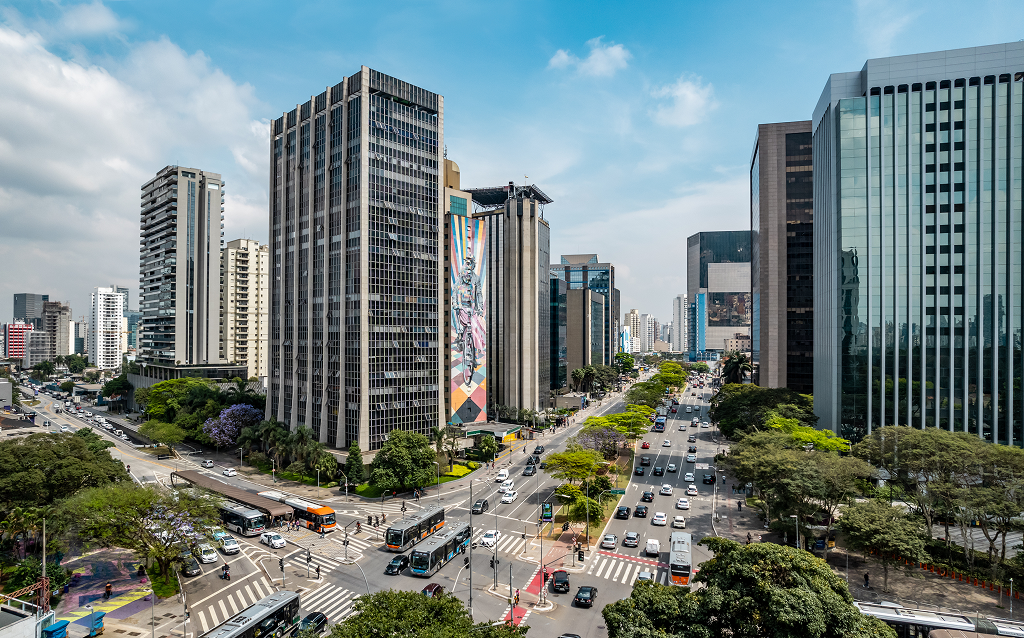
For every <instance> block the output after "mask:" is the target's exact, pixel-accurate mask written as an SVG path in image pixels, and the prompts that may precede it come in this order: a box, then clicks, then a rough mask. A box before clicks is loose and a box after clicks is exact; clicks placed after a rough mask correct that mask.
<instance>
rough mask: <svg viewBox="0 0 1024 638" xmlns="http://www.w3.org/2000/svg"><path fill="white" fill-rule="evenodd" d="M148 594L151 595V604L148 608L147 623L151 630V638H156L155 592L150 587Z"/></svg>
mask: <svg viewBox="0 0 1024 638" xmlns="http://www.w3.org/2000/svg"><path fill="white" fill-rule="evenodd" d="M149 595H150V596H152V603H153V604H152V605H151V606H150V608H149V625H150V629H151V630H152V634H151V635H152V636H153V638H156V592H155V591H153V590H152V589H150V590H149Z"/></svg>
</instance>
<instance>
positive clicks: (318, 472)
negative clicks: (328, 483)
mask: <svg viewBox="0 0 1024 638" xmlns="http://www.w3.org/2000/svg"><path fill="white" fill-rule="evenodd" d="M316 498H317V500H319V499H320V468H316Z"/></svg>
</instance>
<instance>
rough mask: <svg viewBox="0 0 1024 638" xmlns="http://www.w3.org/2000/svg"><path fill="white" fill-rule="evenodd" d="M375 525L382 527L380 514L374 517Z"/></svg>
mask: <svg viewBox="0 0 1024 638" xmlns="http://www.w3.org/2000/svg"><path fill="white" fill-rule="evenodd" d="M373 526H374V527H380V517H379V516H374V517H373Z"/></svg>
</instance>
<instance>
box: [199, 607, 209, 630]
mask: <svg viewBox="0 0 1024 638" xmlns="http://www.w3.org/2000/svg"><path fill="white" fill-rule="evenodd" d="M198 613H199V624H200V625H202V626H203V633H204V634H205V633H206V632H208V631H210V625H208V624H206V616H205V615H203V612H202V611H200V612H198Z"/></svg>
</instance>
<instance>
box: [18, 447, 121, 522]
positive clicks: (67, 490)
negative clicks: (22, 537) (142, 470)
mask: <svg viewBox="0 0 1024 638" xmlns="http://www.w3.org/2000/svg"><path fill="white" fill-rule="evenodd" d="M80 431H81V430H80ZM87 436H88V435H84V434H83V435H81V436H78V435H77V434H76V435H75V436H70V435H67V434H32V435H29V436H27V437H19V438H15V439H7V440H0V468H3V471H2V472H0V503H10V504H15V505H33V506H38V505H45V504H52V503H55V502H57V501H60V500H62V499H65V498H68V497H69V496H71V495H72V494H74V493H75V492H78V491H79V490H82V489H84V488H87V487H99V486H103V485H107V484H109V483H117V482H128V481H130V480H131V479H130V478H129V476H128V474H127V473H126V472H125V470H124V465H123V464H122V463H121V462H120V461H117V460H114V459H113V458H111V457H110V453H109V452H107V451H106V450H105V449H95V447H96V446H95V445H91V444H90V441H89V440H88V438H87ZM94 436H95V435H94Z"/></svg>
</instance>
